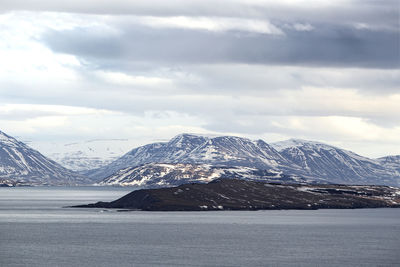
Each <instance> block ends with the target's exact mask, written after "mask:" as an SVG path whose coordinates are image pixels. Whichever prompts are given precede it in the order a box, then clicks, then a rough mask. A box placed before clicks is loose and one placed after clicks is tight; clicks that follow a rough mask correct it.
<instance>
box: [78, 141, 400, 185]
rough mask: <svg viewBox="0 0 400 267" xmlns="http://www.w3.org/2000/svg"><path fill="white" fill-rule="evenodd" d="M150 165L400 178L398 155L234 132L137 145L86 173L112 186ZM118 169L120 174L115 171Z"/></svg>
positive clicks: (362, 179) (325, 178)
mask: <svg viewBox="0 0 400 267" xmlns="http://www.w3.org/2000/svg"><path fill="white" fill-rule="evenodd" d="M148 163H169V164H178V163H185V164H197V165H198V164H206V165H212V166H218V167H249V168H254V169H259V170H267V171H269V172H282V173H284V174H285V175H287V176H293V177H302V178H303V179H305V180H309V181H314V182H324V183H326V182H330V183H344V184H377V185H379V184H382V185H394V186H398V185H399V182H400V172H399V166H400V160H398V158H397V157H394V158H393V157H386V158H381V159H369V158H367V157H363V156H360V155H357V154H355V153H353V152H351V151H347V150H344V149H340V148H337V147H334V146H330V145H327V144H323V143H318V142H313V141H306V140H299V139H290V140H287V141H283V142H277V143H273V144H267V143H266V142H264V141H263V140H256V141H253V140H250V139H247V138H241V137H234V136H219V137H207V136H201V135H192V134H180V135H178V136H176V137H174V138H172V139H171V140H170V141H169V142H164V143H152V144H148V145H145V146H141V147H138V148H135V149H133V150H131V151H130V152H128V153H127V154H125V155H124V156H122V157H121V158H119V159H117V160H116V161H114V162H112V163H110V164H108V165H106V166H104V167H101V168H98V169H94V170H90V171H88V172H85V173H84V174H85V175H87V176H89V177H90V178H91V179H93V180H98V181H101V180H103V179H106V180H105V181H104V182H102V184H108V182H107V181H114V182H110V183H111V184H115V180H118V178H117V176H120V177H122V176H124V177H125V178H126V177H128V176H129V175H128V174H127V172H131V173H135V171H133V169H134V168H135V167H140V166H142V165H144V164H148ZM140 168H143V167H140ZM117 171H120V172H119V173H117V174H116V172H117ZM124 172H126V173H124ZM131 177H134V178H132V179H133V180H132V181H134V180H137V176H135V175H133V176H131ZM124 182H125V183H128V180H126V179H125V180H124Z"/></svg>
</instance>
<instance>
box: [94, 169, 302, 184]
mask: <svg viewBox="0 0 400 267" xmlns="http://www.w3.org/2000/svg"><path fill="white" fill-rule="evenodd" d="M222 177H223V178H240V179H245V180H260V181H268V182H280V183H305V182H307V181H305V180H303V179H301V178H300V177H297V176H288V175H285V174H283V173H282V172H276V171H273V170H260V169H256V168H250V167H238V166H237V167H218V166H211V165H208V164H188V163H147V164H144V165H141V166H138V167H129V168H125V169H121V170H119V171H117V172H116V173H115V174H113V175H111V176H109V177H107V178H105V179H104V180H103V181H101V182H100V183H99V185H120V186H138V187H141V188H156V187H165V186H173V185H180V184H184V183H193V182H197V183H198V182H200V183H205V182H210V181H212V180H214V179H218V178H222Z"/></svg>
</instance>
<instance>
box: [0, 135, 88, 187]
mask: <svg viewBox="0 0 400 267" xmlns="http://www.w3.org/2000/svg"><path fill="white" fill-rule="evenodd" d="M1 183H6V184H15V183H19V184H27V185H76V184H87V183H90V181H89V180H88V179H87V178H85V177H83V176H81V175H78V174H77V173H74V172H72V171H70V170H68V169H66V168H64V167H62V166H61V165H60V164H58V163H56V162H54V161H52V160H50V159H48V158H46V157H45V156H43V155H42V154H40V153H39V152H38V151H36V150H34V149H32V148H30V147H28V146H27V145H25V144H24V143H22V142H20V141H18V140H16V139H15V138H13V137H11V136H9V135H7V134H5V133H3V132H1V131H0V184H1Z"/></svg>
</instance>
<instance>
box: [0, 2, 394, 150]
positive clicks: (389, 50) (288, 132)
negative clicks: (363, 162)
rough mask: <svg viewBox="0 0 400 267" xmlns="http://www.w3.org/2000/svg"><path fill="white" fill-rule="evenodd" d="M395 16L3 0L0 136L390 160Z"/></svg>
mask: <svg viewBox="0 0 400 267" xmlns="http://www.w3.org/2000/svg"><path fill="white" fill-rule="evenodd" d="M397 5H398V3H397V2H396V1H384V2H382V1H370V0H369V1H358V0H357V1H342V0H338V1H266V0H257V1H255V0H254V1H253V0H250V1H244V0H243V1H242V0H233V1H224V0H221V1H218V2H215V1H212V2H211V1H208V0H204V1H184V2H182V1H168V4H167V3H166V2H165V1H145V2H143V1H121V0H117V1H112V2H110V1H102V0H100V1H96V4H95V5H94V4H93V2H92V1H91V0H88V1H84V2H82V1H79V2H78V1H75V0H71V1H67V2H62V3H61V2H60V3H55V2H54V1H44V0H41V1H40V0H35V1H28V2H27V1H19V0H14V1H2V4H1V5H0V6H1V7H0V10H2V12H4V13H3V14H1V15H0V24H1V25H2V27H0V58H1V59H2V60H1V61H0V95H1V97H0V125H1V127H2V129H0V130H4V131H6V132H9V133H10V134H15V135H17V136H24V139H31V140H34V141H35V140H36V141H37V140H41V141H46V142H47V141H49V140H51V141H60V140H72V141H73V140H78V141H79V140H82V139H93V138H110V137H111V138H129V139H131V138H134V139H136V140H138V144H145V143H147V142H151V141H153V140H154V139H160V138H161V139H168V138H170V137H172V136H173V135H175V134H178V133H180V132H198V133H207V132H212V133H216V134H235V135H241V136H248V137H252V138H260V137H261V138H263V137H265V138H266V140H267V141H272V140H273V141H278V140H281V139H284V138H290V137H300V138H304V139H316V140H321V141H326V142H328V143H334V144H337V145H339V146H343V147H346V148H351V149H355V150H356V152H358V151H361V152H363V153H365V154H366V155H378V154H379V155H384V154H386V153H397V154H399V153H400V152H396V151H400V143H399V141H398V138H396V136H398V134H399V132H398V131H399V126H400V121H399V117H398V116H397V114H400V110H399V108H398V103H399V102H400V96H399V92H400V91H399V90H400V88H399V84H400V75H399V74H400V70H399V61H400V56H399V49H398V47H399V30H398V10H397V11H396V7H397ZM220 7H221V8H220ZM222 7H223V8H222ZM11 10H12V11H11ZM21 10H31V11H21ZM49 11H50V12H49ZM0 12H1V11H0ZM268 138H271V139H270V140H269V139H268Z"/></svg>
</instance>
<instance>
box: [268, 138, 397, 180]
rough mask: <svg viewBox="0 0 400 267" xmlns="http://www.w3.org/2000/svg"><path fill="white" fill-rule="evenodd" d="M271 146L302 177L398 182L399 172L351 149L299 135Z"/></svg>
mask: <svg viewBox="0 0 400 267" xmlns="http://www.w3.org/2000/svg"><path fill="white" fill-rule="evenodd" d="M272 146H274V147H275V148H276V149H277V150H278V151H279V152H280V154H281V155H282V156H283V157H285V158H286V159H288V160H290V161H291V162H293V163H294V164H296V165H297V166H300V167H301V168H302V170H301V172H300V173H301V175H302V176H304V177H320V178H325V179H326V180H329V181H331V182H334V183H345V184H387V185H399V181H400V175H399V173H398V172H397V171H396V170H394V169H390V168H387V167H385V166H383V165H382V164H381V163H380V162H379V161H378V160H373V159H369V158H366V157H362V156H360V155H357V154H355V153H353V152H351V151H347V150H344V149H340V148H337V147H334V146H330V145H326V144H323V143H318V142H313V141H306V140H300V139H290V140H288V141H283V142H277V143H274V144H272ZM300 173H299V175H300Z"/></svg>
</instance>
